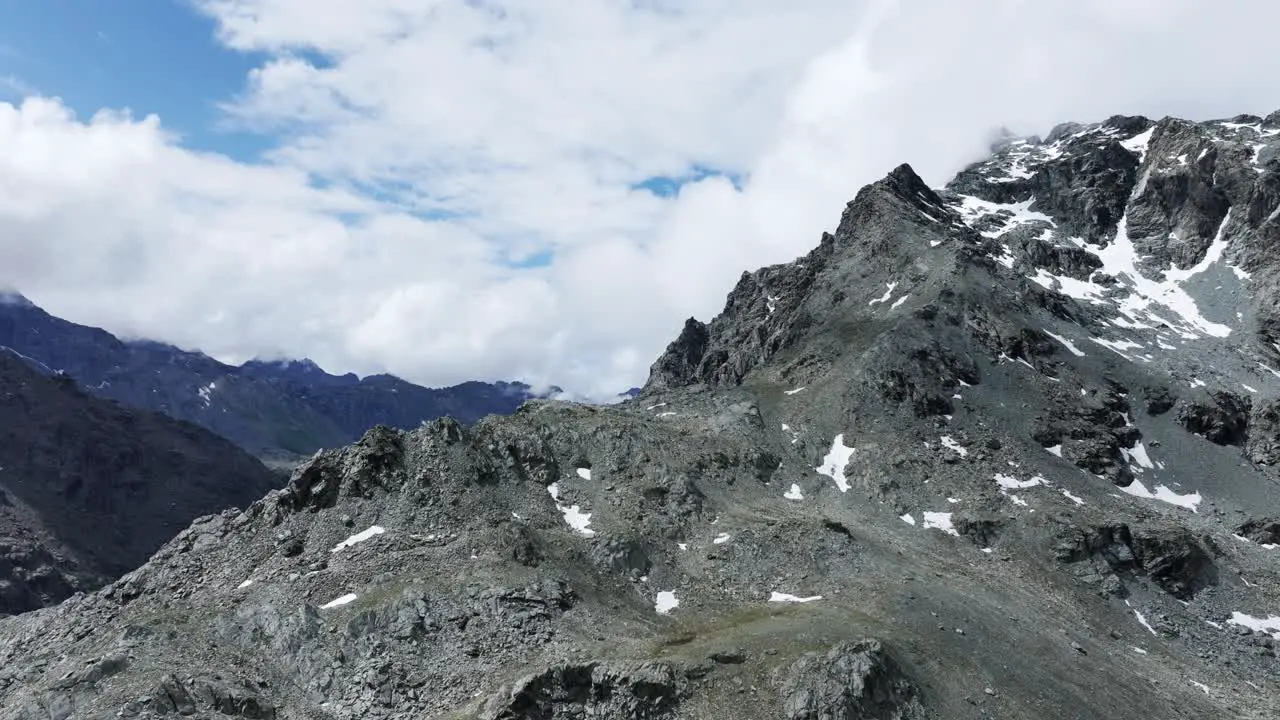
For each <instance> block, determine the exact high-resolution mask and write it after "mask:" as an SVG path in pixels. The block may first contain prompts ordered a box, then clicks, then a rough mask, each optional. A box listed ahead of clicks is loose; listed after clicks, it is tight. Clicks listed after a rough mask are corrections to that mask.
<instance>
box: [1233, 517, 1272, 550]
mask: <svg viewBox="0 0 1280 720" xmlns="http://www.w3.org/2000/svg"><path fill="white" fill-rule="evenodd" d="M1235 534H1236V535H1239V536H1240V537H1242V538H1246V539H1248V540H1250V541H1252V542H1256V543H1258V544H1260V545H1280V518H1250V519H1249V520H1246V521H1244V522H1242V523H1240V524H1239V525H1237V526H1236V528H1235Z"/></svg>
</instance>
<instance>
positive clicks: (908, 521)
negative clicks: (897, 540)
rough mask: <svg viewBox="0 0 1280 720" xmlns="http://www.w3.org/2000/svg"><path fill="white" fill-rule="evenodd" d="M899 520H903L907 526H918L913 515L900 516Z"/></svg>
mask: <svg viewBox="0 0 1280 720" xmlns="http://www.w3.org/2000/svg"><path fill="white" fill-rule="evenodd" d="M898 519H899V520H902V522H904V523H906V524H908V525H915V524H916V519H915V518H914V517H912V516H911V513H907V514H906V515H899V516H898Z"/></svg>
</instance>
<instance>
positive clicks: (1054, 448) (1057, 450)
mask: <svg viewBox="0 0 1280 720" xmlns="http://www.w3.org/2000/svg"><path fill="white" fill-rule="evenodd" d="M1045 450H1047V451H1049V453H1050V454H1051V455H1057V456H1058V457H1062V443H1058V444H1057V445H1051V446H1049V447H1047V448H1045Z"/></svg>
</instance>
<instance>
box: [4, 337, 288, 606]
mask: <svg viewBox="0 0 1280 720" xmlns="http://www.w3.org/2000/svg"><path fill="white" fill-rule="evenodd" d="M281 484H283V479H277V477H276V476H275V475H273V474H272V473H271V472H270V471H268V470H267V468H265V467H264V466H263V465H262V464H261V463H259V462H258V461H257V460H255V459H253V458H252V457H250V456H249V455H247V454H245V453H244V452H242V451H241V450H240V449H238V448H236V447H235V446H234V445H232V444H231V443H230V442H227V441H226V440H224V439H222V438H220V437H218V436H216V435H214V434H213V433H210V432H208V431H207V430H204V429H203V428H200V427H197V426H195V425H191V424H189V423H184V422H179V421H176V420H172V419H170V418H168V417H165V416H163V415H159V414H157V413H150V412H138V411H133V410H127V409H124V408H121V407H119V406H118V405H116V404H115V403H113V402H108V401H104V400H99V399H97V398H93V397H90V396H88V395H86V394H85V393H83V392H82V391H80V390H79V389H77V388H76V387H75V386H74V384H73V383H72V382H71V381H70V380H68V379H62V380H57V379H53V378H48V377H44V376H42V375H40V374H38V373H36V372H34V371H32V370H31V369H29V368H28V367H26V365H24V364H23V363H21V362H19V361H18V360H16V359H14V358H13V357H11V356H9V355H2V354H0V615H6V614H12V613H20V612H25V611H28V610H32V609H35V608H39V607H44V606H46V605H51V604H54V603H57V602H59V601H61V600H63V599H64V598H67V597H69V596H70V595H72V594H74V593H76V592H80V591H87V590H93V589H97V588H99V587H101V586H103V585H104V584H106V583H108V582H110V581H112V580H114V579H116V578H118V577H120V576H121V575H122V574H124V573H126V572H128V571H130V570H133V569H135V568H137V567H138V566H139V565H141V564H143V563H144V562H146V560H147V558H148V557H150V556H151V554H152V553H154V552H155V551H156V550H158V549H159V548H160V546H161V545H163V544H164V543H166V542H168V541H169V540H170V539H172V538H173V536H175V535H177V534H178V532H179V531H180V530H182V529H183V528H185V527H186V526H187V525H189V524H190V523H191V521H192V520H195V519H196V518H198V517H200V516H202V515H207V514H209V513H212V512H218V511H221V510H223V509H224V508H227V507H233V506H240V507H243V506H245V505H247V504H249V503H250V502H252V501H254V500H256V499H258V498H260V497H262V495H263V494H265V493H266V492H267V491H269V490H271V489H273V488H275V487H278V486H279V485H281Z"/></svg>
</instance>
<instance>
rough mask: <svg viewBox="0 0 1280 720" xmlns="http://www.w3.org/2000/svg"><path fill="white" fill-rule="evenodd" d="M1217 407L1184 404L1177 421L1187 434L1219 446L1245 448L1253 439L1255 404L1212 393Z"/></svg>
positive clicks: (1179, 410) (1198, 403) (1182, 403)
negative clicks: (1250, 436)
mask: <svg viewBox="0 0 1280 720" xmlns="http://www.w3.org/2000/svg"><path fill="white" fill-rule="evenodd" d="M1210 397H1211V398H1212V400H1213V404H1212V405H1210V404H1207V403H1202V402H1197V401H1194V400H1186V399H1184V400H1181V401H1179V403H1178V407H1177V420H1178V423H1179V424H1180V425H1182V427H1184V428H1186V430H1187V432H1190V433H1194V434H1196V435H1199V436H1200V437H1203V438H1204V439H1206V440H1208V441H1209V442H1211V443H1214V444H1217V445H1243V444H1244V443H1245V440H1247V439H1248V436H1249V415H1250V412H1251V409H1252V401H1251V400H1250V399H1249V398H1247V397H1244V396H1241V395H1237V394H1235V393H1232V392H1227V391H1223V390H1219V391H1214V392H1212V393H1210Z"/></svg>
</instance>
